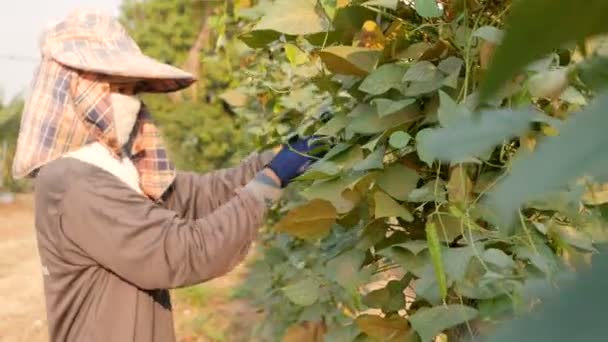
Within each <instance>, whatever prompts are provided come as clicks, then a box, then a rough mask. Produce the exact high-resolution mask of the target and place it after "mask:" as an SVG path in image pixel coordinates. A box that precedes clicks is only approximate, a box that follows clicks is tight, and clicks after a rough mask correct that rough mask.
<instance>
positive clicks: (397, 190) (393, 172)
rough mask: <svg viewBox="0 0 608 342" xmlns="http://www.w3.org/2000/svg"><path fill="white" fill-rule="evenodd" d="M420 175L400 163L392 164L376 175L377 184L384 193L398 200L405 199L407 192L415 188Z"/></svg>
mask: <svg viewBox="0 0 608 342" xmlns="http://www.w3.org/2000/svg"><path fill="white" fill-rule="evenodd" d="M419 179H420V176H419V175H418V174H417V173H416V171H414V170H412V169H408V168H407V167H405V166H403V165H401V164H393V165H391V166H390V167H387V168H386V169H385V170H384V171H383V172H382V173H381V174H379V175H378V177H377V178H376V181H377V183H378V186H380V188H382V190H384V191H385V192H386V193H388V194H389V195H391V196H392V197H393V198H396V199H398V200H400V201H405V200H406V199H407V197H408V195H409V193H410V192H411V191H412V190H414V189H415V188H416V184H417V183H418V180H419Z"/></svg>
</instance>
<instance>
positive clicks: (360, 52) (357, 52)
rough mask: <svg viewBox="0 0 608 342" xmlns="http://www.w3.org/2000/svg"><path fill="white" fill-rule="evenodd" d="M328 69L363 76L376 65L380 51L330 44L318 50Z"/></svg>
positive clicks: (336, 72)
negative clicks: (330, 45)
mask: <svg viewBox="0 0 608 342" xmlns="http://www.w3.org/2000/svg"><path fill="white" fill-rule="evenodd" d="M318 54H319V57H321V60H322V61H323V63H325V66H326V67H327V69H329V71H331V72H333V73H335V74H344V75H355V76H365V75H367V74H369V73H370V72H371V71H372V70H374V69H375V68H376V66H377V65H378V61H379V60H380V56H381V53H380V52H379V51H377V50H374V49H368V48H362V47H354V46H344V45H339V46H332V47H328V48H326V49H323V50H321V51H319V52H318Z"/></svg>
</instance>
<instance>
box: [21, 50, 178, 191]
mask: <svg viewBox="0 0 608 342" xmlns="http://www.w3.org/2000/svg"><path fill="white" fill-rule="evenodd" d="M111 82H112V78H111V77H109V76H102V75H99V74H95V73H91V72H83V71H78V70H74V69H71V68H68V67H65V66H63V65H61V64H59V63H57V62H56V61H54V60H52V59H44V60H43V62H42V64H41V65H40V67H39V69H38V71H37V75H36V78H35V81H34V84H33V87H32V93H31V95H30V96H29V97H28V101H27V103H26V105H25V108H24V112H23V117H22V119H21V128H20V133H19V139H18V142H17V151H16V155H15V160H14V163H13V174H14V176H15V177H16V178H21V177H25V176H35V174H36V171H37V170H38V169H39V168H40V167H42V166H43V165H45V164H47V163H49V162H51V161H53V160H55V159H57V158H60V157H61V156H64V155H65V154H67V153H69V152H72V151H75V150H77V149H79V148H81V147H83V146H85V145H89V144H92V143H95V142H97V143H99V144H100V145H101V146H103V147H105V148H106V149H107V150H108V151H109V152H110V154H111V155H112V156H113V157H114V158H115V159H117V160H121V159H122V157H123V154H122V151H121V147H120V144H119V142H118V139H117V135H116V128H115V125H114V119H113V113H112V105H111V104H112V102H111V98H110V83H111ZM128 157H129V158H130V159H131V161H132V162H133V165H135V168H136V170H137V172H138V174H139V183H140V184H139V185H140V188H141V189H142V190H143V193H144V194H145V195H147V196H148V197H150V198H152V199H154V200H158V199H160V198H161V196H162V195H163V193H164V192H165V191H166V189H167V188H168V187H169V186H170V185H171V183H172V182H173V180H174V179H175V169H174V166H173V164H172V163H171V161H170V160H169V158H168V156H167V151H166V148H165V145H164V143H163V140H162V138H161V136H160V133H159V130H158V128H157V127H156V125H155V124H154V123H153V121H152V119H151V117H150V114H149V113H148V112H147V110H146V107H145V106H144V105H143V104H142V106H141V109H140V111H139V114H138V117H137V121H136V123H135V127H134V132H133V136H132V144H131V146H130V153H129V156H128Z"/></svg>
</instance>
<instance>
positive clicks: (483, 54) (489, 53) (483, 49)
mask: <svg viewBox="0 0 608 342" xmlns="http://www.w3.org/2000/svg"><path fill="white" fill-rule="evenodd" d="M495 50H496V44H494V43H492V42H489V41H487V40H484V41H483V42H481V46H480V47H479V66H481V69H483V70H486V69H488V67H489V66H490V63H492V58H493V57H494V51H495Z"/></svg>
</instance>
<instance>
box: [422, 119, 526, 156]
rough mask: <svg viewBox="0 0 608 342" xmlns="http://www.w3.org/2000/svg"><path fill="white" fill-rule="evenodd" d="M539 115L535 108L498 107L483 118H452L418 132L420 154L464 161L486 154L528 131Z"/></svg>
mask: <svg viewBox="0 0 608 342" xmlns="http://www.w3.org/2000/svg"><path fill="white" fill-rule="evenodd" d="M536 117H537V115H536V114H535V113H534V112H532V111H510V110H494V111H486V112H482V113H480V114H479V118H474V119H471V120H466V121H465V120H462V121H459V122H452V121H450V127H444V128H427V129H423V130H421V131H419V132H418V135H417V136H416V144H417V148H418V155H419V156H420V158H421V160H423V161H425V162H427V163H428V162H432V161H433V160H440V161H449V162H462V161H465V160H467V159H469V158H471V157H482V156H484V155H485V154H486V153H487V151H488V150H489V149H491V148H494V147H496V145H498V144H500V143H502V142H504V141H507V140H509V139H512V138H514V137H517V136H520V135H522V134H523V133H525V132H527V131H528V129H529V128H530V124H531V122H532V121H534V119H535V118H536Z"/></svg>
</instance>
